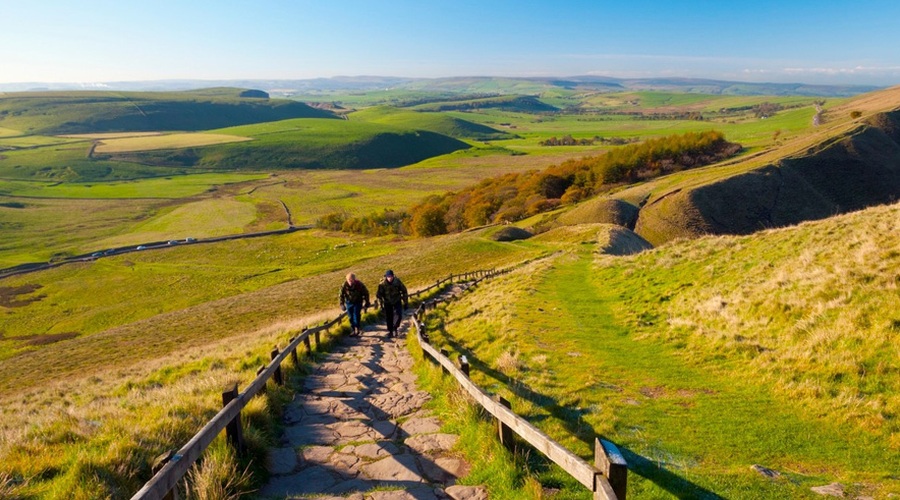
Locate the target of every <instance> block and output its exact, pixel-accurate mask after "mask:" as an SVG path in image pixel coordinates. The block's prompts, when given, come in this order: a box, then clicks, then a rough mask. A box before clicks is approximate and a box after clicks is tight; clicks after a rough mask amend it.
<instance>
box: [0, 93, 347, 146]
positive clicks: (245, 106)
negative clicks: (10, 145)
mask: <svg viewBox="0 0 900 500" xmlns="http://www.w3.org/2000/svg"><path fill="white" fill-rule="evenodd" d="M239 93H240V90H239V89H220V90H219V91H216V92H46V93H44V92H39V93H27V92H21V93H20V92H11V93H6V94H4V95H3V96H0V126H2V127H5V128H10V129H14V130H21V131H23V132H26V133H29V134H44V135H60V134H86V133H96V132H130V131H163V130H208V129H213V128H221V127H226V126H230V125H240V124H246V123H259V122H268V121H274V120H283V119H287V118H299V117H308V118H312V117H317V118H326V117H333V115H332V114H331V113H328V112H326V111H322V110H317V109H314V108H311V107H309V106H307V105H306V104H302V103H299V102H296V101H290V100H286V99H271V100H270V99H247V98H240V97H238V94H239Z"/></svg>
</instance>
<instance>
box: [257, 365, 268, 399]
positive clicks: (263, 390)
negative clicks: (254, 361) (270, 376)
mask: <svg viewBox="0 0 900 500" xmlns="http://www.w3.org/2000/svg"><path fill="white" fill-rule="evenodd" d="M264 371H266V367H265V366H260V367H259V368H257V369H256V376H257V377H258V376H259V375H260V374H261V373H262V372H264ZM265 392H266V384H263V386H262V387H261V388H260V389H259V393H260V394H264V393H265Z"/></svg>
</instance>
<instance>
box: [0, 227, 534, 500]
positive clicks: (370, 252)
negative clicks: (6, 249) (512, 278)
mask: <svg viewBox="0 0 900 500" xmlns="http://www.w3.org/2000/svg"><path fill="white" fill-rule="evenodd" d="M539 252H541V250H540V249H536V248H533V247H531V246H527V245H515V244H508V243H506V244H503V243H497V242H493V241H490V240H489V239H485V238H482V237H481V236H480V235H477V234H468V235H465V236H459V237H451V238H445V239H442V240H439V241H428V242H417V241H411V242H395V241H391V240H389V239H367V240H363V239H359V238H348V237H347V235H343V234H333V233H321V232H314V233H293V234H290V235H286V236H281V237H277V238H268V239H253V240H243V241H234V242H226V243H219V244H206V245H192V246H191V245H187V246H182V247H174V248H171V249H167V250H162V251H158V252H145V253H136V254H129V255H123V256H119V257H110V258H104V259H101V260H98V261H96V262H93V263H86V264H84V265H73V266H66V267H61V268H57V269H54V270H51V271H47V272H42V273H38V274H32V275H26V276H21V277H16V278H9V279H6V280H4V281H3V283H2V286H0V300H3V301H4V302H3V308H4V310H5V311H6V314H4V316H3V318H4V319H3V320H2V321H3V325H2V326H0V331H2V332H3V337H2V339H0V387H2V390H0V394H2V396H0V401H2V403H0V414H2V419H0V422H2V423H0V464H2V466H0V488H6V489H0V492H3V493H4V494H6V495H8V496H14V497H15V496H25V497H36V498H73V497H78V496H81V497H90V498H97V497H111V498H127V497H128V496H130V494H131V493H133V492H134V491H136V490H137V489H138V487H139V486H140V484H142V482H143V481H144V480H146V479H147V478H148V477H149V462H150V461H151V460H152V458H153V457H154V456H156V455H157V454H159V453H161V452H162V451H163V450H165V449H169V448H171V447H173V446H176V445H178V444H180V443H183V442H184V441H185V440H186V439H187V438H188V437H189V436H190V435H191V434H193V433H194V432H196V430H197V429H198V428H199V427H200V425H202V421H203V420H204V419H205V418H208V417H209V416H210V415H211V414H212V413H213V412H215V411H216V409H217V408H218V406H219V405H220V404H221V401H220V391H221V386H222V385H224V384H225V383H226V382H228V381H234V380H238V381H241V382H242V384H245V383H246V381H248V380H250V379H252V377H253V376H254V375H255V371H256V367H257V366H259V365H260V364H261V363H263V362H264V360H265V359H266V358H267V357H268V352H269V350H271V347H272V345H273V344H275V343H280V344H282V345H283V344H284V343H285V341H286V339H287V338H288V337H289V336H290V335H291V334H292V333H294V332H296V331H298V330H299V329H300V328H301V327H302V326H303V325H306V324H310V323H311V322H312V321H314V320H316V319H320V318H322V317H323V316H327V315H330V314H334V313H336V312H337V309H336V305H335V295H334V290H335V287H336V286H337V285H339V284H340V283H341V281H342V278H343V275H344V274H345V273H346V272H347V271H348V270H353V271H355V272H356V273H357V274H358V275H359V276H360V277H361V278H362V279H364V280H365V281H367V282H369V283H372V282H374V281H375V280H376V279H377V277H378V276H380V275H381V273H383V271H384V269H386V268H392V269H394V270H396V271H397V272H398V273H400V274H401V276H402V277H403V279H404V281H405V282H406V283H407V285H408V286H409V287H410V288H411V289H415V288H417V287H420V286H423V285H425V284H428V283H430V282H432V281H433V280H434V279H436V278H437V277H439V276H445V275H446V274H447V273H449V272H461V271H464V270H468V269H470V264H469V263H471V262H472V261H473V260H476V259H477V260H478V261H479V264H480V265H481V266H485V267H490V266H501V265H508V264H510V263H512V262H516V261H518V260H521V259H523V258H528V257H529V256H534V255H536V254H537V253H539ZM323 311H324V312H323ZM98 360H102V361H101V362H98ZM23 373H29V374H30V375H29V376H28V377H23V376H22V374H23ZM254 439H256V440H261V439H262V438H261V437H258V436H257V437H255V438H254ZM8 481H11V482H8Z"/></svg>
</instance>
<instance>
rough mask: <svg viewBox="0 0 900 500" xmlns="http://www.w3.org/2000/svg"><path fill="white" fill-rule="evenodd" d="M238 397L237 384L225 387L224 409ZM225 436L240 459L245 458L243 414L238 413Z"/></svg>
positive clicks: (223, 394) (229, 424)
mask: <svg viewBox="0 0 900 500" xmlns="http://www.w3.org/2000/svg"><path fill="white" fill-rule="evenodd" d="M237 397H238V386H237V382H234V383H232V384H231V385H229V386H226V387H225V390H224V391H222V407H225V406H228V403H230V402H231V401H232V400H234V399H235V398H237ZM225 435H226V436H227V438H228V443H229V444H231V446H232V447H233V448H234V450H235V451H236V452H237V455H238V456H239V457H243V456H244V455H245V454H246V453H245V452H246V445H245V444H244V429H243V428H242V427H241V414H240V413H238V414H237V416H235V417H234V420H232V421H231V422H229V423H228V425H227V426H225Z"/></svg>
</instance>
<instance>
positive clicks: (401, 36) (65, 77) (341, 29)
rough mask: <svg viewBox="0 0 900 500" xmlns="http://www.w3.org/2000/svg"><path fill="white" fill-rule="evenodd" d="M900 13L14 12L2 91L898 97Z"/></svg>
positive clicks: (859, 8) (416, 6)
mask: <svg viewBox="0 0 900 500" xmlns="http://www.w3.org/2000/svg"><path fill="white" fill-rule="evenodd" d="M898 21H900V2H898V1H896V0H889V1H888V0H884V1H883V0H875V1H869V0H859V1H856V2H834V1H829V0H820V1H811V0H810V1H807V0H802V1H801V0H797V1H791V0H781V1H770V0H756V1H752V2H750V1H730V0H709V1H705V0H704V1H700V0H691V1H677V0H668V1H651V0H625V1H617V2H612V1H600V0H595V1H554V2H537V1H529V0H520V1H506V0H502V1H491V0H481V1H470V0H457V1H434V0H432V1H425V0H393V1H379V0H369V1H364V0H321V1H307V0H296V1H288V0H284V1H275V0H254V1H238V0H218V1H206V0H182V1H171V0H153V1H144V0H115V1H99V0H65V1H58V0H29V1H27V2H26V1H21V0H0V83H10V82H101V81H128V80H163V79H206V80H215V79H301V78H316V77H332V76H355V75H379V76H405V77H446V76H573V75H587V74H593V75H604V76H613V77H625V78H632V77H696V78H714V79H726V80H739V81H764V82H805V83H823V84H835V83H854V84H874V85H894V84H900V50H898V48H900V29H898V28H897V26H896V24H897V22H898Z"/></svg>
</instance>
